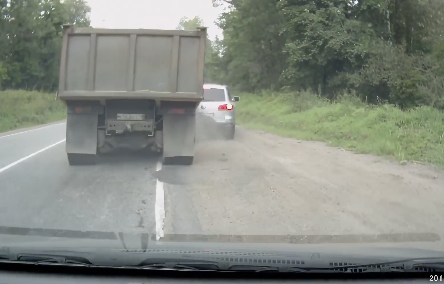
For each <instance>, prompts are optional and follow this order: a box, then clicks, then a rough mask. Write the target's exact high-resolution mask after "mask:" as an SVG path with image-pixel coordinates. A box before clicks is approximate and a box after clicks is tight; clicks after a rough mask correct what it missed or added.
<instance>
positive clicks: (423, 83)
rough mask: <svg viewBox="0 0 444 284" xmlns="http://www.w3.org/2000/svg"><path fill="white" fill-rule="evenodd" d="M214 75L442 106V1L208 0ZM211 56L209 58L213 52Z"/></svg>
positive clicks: (257, 84)
mask: <svg viewBox="0 0 444 284" xmlns="http://www.w3.org/2000/svg"><path fill="white" fill-rule="evenodd" d="M213 3H214V5H225V6H226V7H227V8H226V10H225V12H224V13H223V14H222V15H221V17H220V19H219V21H218V25H219V27H220V28H221V29H223V36H224V37H223V40H221V41H220V42H218V43H216V44H218V45H219V47H218V50H220V52H219V53H218V58H217V60H216V61H217V62H215V63H213V65H214V66H215V68H217V70H218V71H219V72H217V73H216V74H217V75H218V78H217V80H219V81H222V82H224V83H226V84H229V85H231V86H234V87H236V88H238V89H240V90H242V91H247V92H255V91H258V90H261V89H274V90H280V89H281V88H287V89H290V90H294V91H300V90H306V89H311V90H312V91H314V92H315V93H317V94H318V95H321V96H325V97H327V98H334V97H335V96H337V95H338V94H341V93H344V92H349V93H354V94H358V95H357V96H359V97H360V98H361V99H362V100H365V101H368V102H378V101H379V102H380V101H388V102H390V103H392V104H396V105H398V106H400V107H412V106H418V105H430V106H434V107H436V108H440V109H443V108H444V92H443V91H444V77H443V76H444V67H443V66H444V37H443V33H442V31H443V27H444V14H443V12H444V1H442V0H213ZM213 61H215V60H214V58H213Z"/></svg>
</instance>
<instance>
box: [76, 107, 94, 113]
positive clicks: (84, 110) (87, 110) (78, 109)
mask: <svg viewBox="0 0 444 284" xmlns="http://www.w3.org/2000/svg"><path fill="white" fill-rule="evenodd" d="M90 112H91V107H90V106H87V107H75V108H74V113H90Z"/></svg>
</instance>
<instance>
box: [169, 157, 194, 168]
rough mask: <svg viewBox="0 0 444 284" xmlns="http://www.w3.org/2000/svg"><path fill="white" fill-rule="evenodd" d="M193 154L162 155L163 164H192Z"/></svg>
mask: <svg viewBox="0 0 444 284" xmlns="http://www.w3.org/2000/svg"><path fill="white" fill-rule="evenodd" d="M193 160H194V157H193V156H180V157H164V158H163V164H164V165H183V166H189V165H192V164H193Z"/></svg>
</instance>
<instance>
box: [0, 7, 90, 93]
mask: <svg viewBox="0 0 444 284" xmlns="http://www.w3.org/2000/svg"><path fill="white" fill-rule="evenodd" d="M89 11H90V8H89V7H88V6H87V5H86V3H85V1H84V0H0V86H1V89H26V90H39V91H53V90H54V89H56V88H57V84H58V75H59V60H60V50H61V44H62V40H61V39H62V25H63V24H74V25H77V26H86V27H88V26H89V24H90V23H89V17H88V13H89Z"/></svg>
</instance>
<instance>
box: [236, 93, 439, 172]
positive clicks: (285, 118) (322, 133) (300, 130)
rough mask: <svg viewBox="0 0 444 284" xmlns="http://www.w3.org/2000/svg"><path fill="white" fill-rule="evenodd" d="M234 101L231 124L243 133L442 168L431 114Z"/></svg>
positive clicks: (346, 103) (342, 103)
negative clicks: (245, 129) (314, 142)
mask: <svg viewBox="0 0 444 284" xmlns="http://www.w3.org/2000/svg"><path fill="white" fill-rule="evenodd" d="M238 95H239V96H240V97H241V100H240V102H239V103H237V105H236V107H237V113H236V115H237V123H239V124H242V125H245V126H246V127H249V128H253V129H258V130H264V131H268V132H272V133H275V134H278V135H281V136H286V137H294V138H297V139H302V140H318V141H324V142H327V143H328V144H330V145H332V146H338V147H342V148H344V149H348V150H352V151H354V152H357V153H368V154H375V155H381V156H389V157H394V158H395V159H397V160H398V161H401V162H405V161H417V162H426V163H431V164H435V165H439V166H440V167H444V113H442V112H440V111H438V110H436V109H434V108H430V107H419V108H416V109H412V110H409V111H401V110H400V109H399V108H397V107H395V106H391V105H387V104H381V105H378V106H370V105H367V104H365V103H363V102H361V101H359V100H358V99H356V97H354V96H342V97H340V98H339V99H337V100H336V101H335V102H329V101H327V100H325V99H321V98H319V97H317V96H315V95H313V94H312V93H310V92H298V93H286V94H282V93H267V92H264V93H261V94H246V93H241V94H238Z"/></svg>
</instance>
